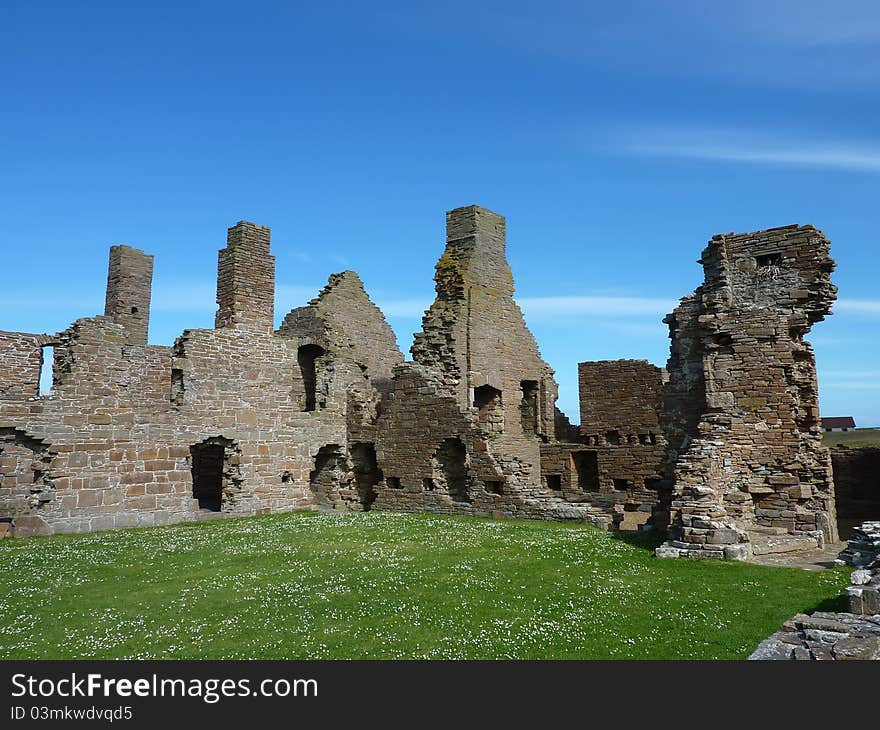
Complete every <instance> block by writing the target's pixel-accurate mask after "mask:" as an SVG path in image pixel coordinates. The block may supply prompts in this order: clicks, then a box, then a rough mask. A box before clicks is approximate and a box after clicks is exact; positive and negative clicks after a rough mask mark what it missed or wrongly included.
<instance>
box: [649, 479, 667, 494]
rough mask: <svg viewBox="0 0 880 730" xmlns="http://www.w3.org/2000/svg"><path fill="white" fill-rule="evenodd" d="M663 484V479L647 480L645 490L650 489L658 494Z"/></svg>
mask: <svg viewBox="0 0 880 730" xmlns="http://www.w3.org/2000/svg"><path fill="white" fill-rule="evenodd" d="M662 484H663V480H662V479H645V489H650V490H651V491H653V492H656V491H657V490H658V489H660V486H661V485H662Z"/></svg>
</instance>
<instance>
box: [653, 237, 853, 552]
mask: <svg viewBox="0 0 880 730" xmlns="http://www.w3.org/2000/svg"><path fill="white" fill-rule="evenodd" d="M700 263H701V264H702V265H703V271H704V272H705V279H704V282H703V284H702V285H701V286H700V287H698V288H697V290H696V291H695V292H694V293H693V294H691V295H690V296H687V297H685V298H684V299H682V300H681V304H680V305H679V306H678V308H676V310H675V311H674V312H673V313H672V314H670V315H669V316H668V317H666V319H665V320H664V321H665V322H666V323H667V324H668V325H669V330H670V337H671V339H672V347H671V355H670V360H669V365H668V369H669V383H668V387H667V389H666V392H665V397H664V406H663V415H664V420H665V429H666V438H667V441H668V443H669V450H668V454H667V456H668V477H669V481H668V484H669V485H670V487H671V489H670V491H669V492H667V493H665V494H664V495H663V499H662V500H661V501H662V503H663V505H664V508H665V506H666V505H667V504H668V505H669V515H670V530H669V535H670V539H669V540H668V541H667V542H666V543H665V544H664V545H663V546H662V547H660V548H658V550H657V554H658V555H660V556H669V557H677V556H687V557H724V558H732V559H747V558H748V557H749V556H750V555H751V554H752V551H753V544H757V543H760V542H764V543H767V542H768V541H773V538H775V542H777V543H778V542H780V537H781V536H785V537H786V538H788V537H790V538H791V539H794V540H802V541H803V542H804V547H817V546H821V545H822V544H824V542H825V541H828V542H834V541H836V540H837V524H836V517H835V512H834V488H833V482H832V472H831V457H830V454H829V451H828V449H826V448H825V447H823V446H822V435H821V429H820V421H819V403H818V400H819V397H818V387H817V384H816V362H815V358H814V356H813V350H812V347H811V346H810V344H809V343H808V342H806V341H805V340H804V336H805V335H806V334H807V332H808V331H809V330H810V328H811V327H812V325H813V324H815V323H816V322H818V321H820V320H821V319H823V318H824V317H825V316H826V315H827V314H829V313H830V308H831V305H832V303H833V302H834V300H835V298H836V294H837V288H836V287H835V286H834V285H833V284H832V283H831V272H832V271H833V269H834V261H833V260H832V259H831V257H830V256H829V242H828V240H827V239H826V238H825V236H824V235H823V234H822V233H821V232H820V231H818V230H816V229H815V228H813V227H812V226H803V227H801V226H787V227H784V228H773V229H770V230H767V231H759V232H756V233H747V234H740V235H734V234H727V235H718V236H714V237H713V238H712V240H711V241H709V244H708V246H707V247H706V249H705V250H704V251H703V254H702V258H701V260H700Z"/></svg>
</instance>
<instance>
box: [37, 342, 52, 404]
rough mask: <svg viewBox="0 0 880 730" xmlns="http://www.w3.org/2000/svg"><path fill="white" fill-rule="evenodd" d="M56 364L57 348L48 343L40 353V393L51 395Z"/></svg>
mask: <svg viewBox="0 0 880 730" xmlns="http://www.w3.org/2000/svg"><path fill="white" fill-rule="evenodd" d="M54 366H55V348H54V347H52V345H46V346H45V347H43V348H42V349H41V355H40V384H39V386H38V390H37V392H38V393H39V395H49V394H50V393H51V392H52V385H53V384H54V379H53V374H52V371H53V369H54Z"/></svg>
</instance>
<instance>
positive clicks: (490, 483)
mask: <svg viewBox="0 0 880 730" xmlns="http://www.w3.org/2000/svg"><path fill="white" fill-rule="evenodd" d="M483 484H485V485H486V491H487V492H489V494H501V489H502V484H503V482H502V481H501V480H500V479H484V480H483Z"/></svg>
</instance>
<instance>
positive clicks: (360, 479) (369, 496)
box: [349, 443, 382, 512]
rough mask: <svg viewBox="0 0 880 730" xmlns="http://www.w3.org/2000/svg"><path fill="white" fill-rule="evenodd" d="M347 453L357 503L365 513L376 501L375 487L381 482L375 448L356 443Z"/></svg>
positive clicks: (370, 445) (367, 444) (366, 444)
mask: <svg viewBox="0 0 880 730" xmlns="http://www.w3.org/2000/svg"><path fill="white" fill-rule="evenodd" d="M349 453H350V454H351V463H352V467H353V470H354V481H355V486H356V487H357V493H358V501H360V503H361V504H362V505H363V507H364V511H365V512H366V511H367V510H369V509H370V507H372V506H373V502H375V501H376V487H377V486H378V484H379V482H381V481H382V470H381V469H380V468H379V464H378V462H377V460H376V447H375V446H373V444H369V443H356V444H352V446H351V449H350V451H349Z"/></svg>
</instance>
